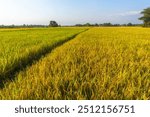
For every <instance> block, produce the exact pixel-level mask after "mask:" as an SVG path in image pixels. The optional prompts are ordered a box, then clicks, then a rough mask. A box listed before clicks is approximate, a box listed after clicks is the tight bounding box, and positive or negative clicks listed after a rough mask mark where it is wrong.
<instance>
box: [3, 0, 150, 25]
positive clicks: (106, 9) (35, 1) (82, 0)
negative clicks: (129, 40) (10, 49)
mask: <svg viewBox="0 0 150 117" xmlns="http://www.w3.org/2000/svg"><path fill="white" fill-rule="evenodd" d="M147 7H150V0H0V25H2V24H4V25H6V24H7V25H10V24H17V25H20V24H45V25H47V24H48V23H49V21H50V20H56V21H57V22H58V23H59V24H61V25H72V24H77V23H87V22H90V23H104V22H111V23H121V24H122V23H128V22H132V23H141V22H140V21H139V20H138V17H140V12H141V10H142V9H144V8H147Z"/></svg>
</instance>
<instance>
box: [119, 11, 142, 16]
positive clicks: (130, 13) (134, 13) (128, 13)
mask: <svg viewBox="0 0 150 117" xmlns="http://www.w3.org/2000/svg"><path fill="white" fill-rule="evenodd" d="M140 13H141V11H128V12H125V13H119V14H116V15H117V16H133V15H139V14H140Z"/></svg>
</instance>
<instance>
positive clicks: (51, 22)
mask: <svg viewBox="0 0 150 117" xmlns="http://www.w3.org/2000/svg"><path fill="white" fill-rule="evenodd" d="M49 26H50V27H58V26H59V25H58V24H57V22H56V21H50V24H49Z"/></svg>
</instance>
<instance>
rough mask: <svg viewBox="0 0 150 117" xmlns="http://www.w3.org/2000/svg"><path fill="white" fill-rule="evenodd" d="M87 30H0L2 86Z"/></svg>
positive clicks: (0, 81)
mask: <svg viewBox="0 0 150 117" xmlns="http://www.w3.org/2000/svg"><path fill="white" fill-rule="evenodd" d="M83 30H85V28H57V29H54V28H35V29H12V30H10V29H0V39H1V40H0V86H2V85H3V83H2V82H4V81H5V80H6V81H7V80H9V79H12V77H13V75H14V73H16V72H17V71H19V70H21V69H23V68H24V67H25V66H27V65H29V64H32V62H33V61H35V60H38V59H40V57H41V56H42V55H44V54H46V53H48V52H50V51H51V50H52V49H53V48H55V47H56V46H58V45H60V44H62V43H64V42H66V41H67V40H69V39H71V38H73V37H74V36H75V35H76V34H78V33H80V32H82V31H83Z"/></svg>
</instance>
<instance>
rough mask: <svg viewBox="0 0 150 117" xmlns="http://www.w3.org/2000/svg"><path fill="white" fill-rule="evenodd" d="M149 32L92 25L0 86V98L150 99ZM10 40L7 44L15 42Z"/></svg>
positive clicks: (138, 29)
mask: <svg viewBox="0 0 150 117" xmlns="http://www.w3.org/2000/svg"><path fill="white" fill-rule="evenodd" d="M53 30H55V29H53ZM69 30H70V29H69ZM44 32H45V31H44ZM75 32H76V31H75ZM77 32H80V31H79V30H77ZM13 33H14V32H13ZM28 33H29V32H28ZM59 33H60V32H59ZM73 33H74V31H73ZM4 34H5V33H3V35H4ZM17 34H18V33H17ZM37 34H38V33H36V35H37ZM67 34H68V33H67ZM1 35H2V34H1ZM36 35H33V36H31V37H30V38H29V39H32V38H33V39H34V38H35V37H36ZM56 35H59V34H58V32H57V34H56ZM60 35H61V33H60ZM62 35H63V33H62ZM149 35H150V29H144V28H114V27H113V28H91V29H90V30H88V31H86V32H84V33H82V34H80V35H78V36H77V37H76V38H75V39H73V40H71V41H69V42H67V43H65V44H64V45H62V46H60V47H58V48H56V49H55V50H53V51H52V52H51V53H50V54H48V55H47V56H46V57H44V58H42V59H40V61H39V62H36V63H34V65H32V66H30V67H27V68H26V69H24V70H22V71H20V72H19V73H18V74H16V76H15V80H14V81H13V82H7V83H5V86H4V88H3V89H1V90H0V99H19V100H20V99H145V100H148V99H150V88H149V87H150V62H149V61H150V39H149ZM46 36H47V35H46ZM46 36H45V39H46V40H47V39H49V38H50V37H48V36H47V37H46ZM1 37H2V36H1ZM20 37H23V35H22V36H20ZM40 37H41V38H42V37H43V35H42V36H40ZM60 37H61V36H59V39H60ZM41 38H40V39H41ZM3 40H5V42H8V41H7V39H3ZM21 40H22V39H21ZM21 40H20V41H21ZM24 41H25V40H24V39H23V43H25V42H24ZM26 41H27V40H26ZM12 42H13V41H12ZM27 42H28V41H27ZM27 42H26V44H27V45H32V46H33V43H32V44H30V43H31V42H32V41H30V43H27ZM46 43H48V41H46ZM5 44H6V43H5ZM5 44H4V45H5ZM9 44H10V46H8V48H9V49H10V47H13V46H14V45H11V42H10V41H9ZM15 44H16V43H15ZM18 44H19V45H20V43H18ZM39 45H40V44H37V47H38V46H39ZM16 47H17V46H16ZM31 50H34V49H33V48H32V49H30V50H29V52H30V51H31ZM21 53H24V51H21ZM4 55H5V54H4ZM11 55H13V54H11ZM14 55H15V54H14Z"/></svg>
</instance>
